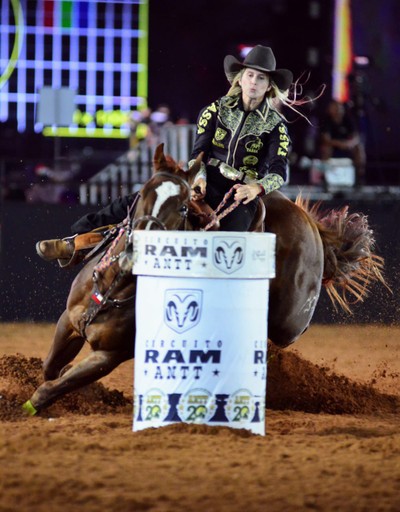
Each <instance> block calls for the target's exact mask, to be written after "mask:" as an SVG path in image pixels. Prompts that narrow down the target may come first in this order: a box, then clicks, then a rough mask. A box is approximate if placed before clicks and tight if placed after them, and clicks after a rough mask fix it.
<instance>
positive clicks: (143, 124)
mask: <svg viewBox="0 0 400 512" xmlns="http://www.w3.org/2000/svg"><path fill="white" fill-rule="evenodd" d="M150 123H151V108H149V107H146V108H144V109H142V110H134V111H133V112H132V113H131V116H130V119H129V126H130V130H131V135H130V139H129V146H130V149H134V148H136V146H137V145H138V144H139V143H140V142H141V141H142V140H148V141H149V143H150V141H151V139H152V130H151V127H150Z"/></svg>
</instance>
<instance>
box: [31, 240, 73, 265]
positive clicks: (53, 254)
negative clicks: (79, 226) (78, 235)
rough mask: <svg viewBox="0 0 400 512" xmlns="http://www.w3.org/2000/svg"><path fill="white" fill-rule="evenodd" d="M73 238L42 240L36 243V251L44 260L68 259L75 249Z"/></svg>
mask: <svg viewBox="0 0 400 512" xmlns="http://www.w3.org/2000/svg"><path fill="white" fill-rule="evenodd" d="M74 238H75V237H68V238H62V239H56V240H42V241H40V242H38V243H37V244H36V252H37V253H38V255H39V256H40V257H41V258H43V259H44V260H46V261H52V260H57V259H62V260H66V259H70V258H71V257H72V256H73V254H74V251H75V243H74Z"/></svg>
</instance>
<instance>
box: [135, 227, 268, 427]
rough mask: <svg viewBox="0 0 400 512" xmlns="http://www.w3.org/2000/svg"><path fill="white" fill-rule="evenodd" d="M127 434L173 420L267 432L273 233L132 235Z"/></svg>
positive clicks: (149, 233)
mask: <svg viewBox="0 0 400 512" xmlns="http://www.w3.org/2000/svg"><path fill="white" fill-rule="evenodd" d="M133 273H134V274H137V275H138V285H137V296H136V348H135V378H134V417H133V430H134V431H138V430H142V429H145V428H148V427H161V426H165V425H169V424H171V423H179V422H186V423H198V424H199V423H201V424H208V425H223V426H228V427H233V428H246V429H249V430H251V431H252V432H254V433H257V434H262V435H264V434H265V393H266V383H267V330H268V292H269V279H271V278H273V277H274V276H275V235H273V234H269V233H232V232H221V231H219V232H213V233H210V232H180V231H179V232H178V231H136V232H135V234H134V267H133Z"/></svg>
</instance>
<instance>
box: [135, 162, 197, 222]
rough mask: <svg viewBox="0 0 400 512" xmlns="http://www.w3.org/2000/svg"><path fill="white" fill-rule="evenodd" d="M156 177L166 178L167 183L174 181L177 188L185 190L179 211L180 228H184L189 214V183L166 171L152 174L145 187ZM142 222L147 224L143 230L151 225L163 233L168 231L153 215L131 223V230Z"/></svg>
mask: <svg viewBox="0 0 400 512" xmlns="http://www.w3.org/2000/svg"><path fill="white" fill-rule="evenodd" d="M158 177H162V178H168V180H169V181H174V180H175V182H177V183H178V185H179V187H180V188H183V189H184V190H185V192H186V197H185V198H184V199H183V201H182V210H181V211H180V215H181V217H182V219H183V223H182V227H183V228H184V226H185V224H186V221H187V217H188V213H189V206H188V204H189V202H190V198H191V190H190V186H189V183H188V182H187V181H185V180H184V179H183V178H181V177H180V176H177V175H175V174H171V173H169V172H166V171H159V172H157V173H156V174H154V176H152V177H151V178H150V180H149V181H148V182H147V184H146V186H151V182H152V181H153V180H155V179H156V178H158ZM139 196H140V193H139ZM143 221H144V222H146V223H147V224H146V228H145V229H149V227H150V226H151V223H154V224H156V225H157V226H158V227H159V228H161V229H162V230H164V231H166V230H167V229H168V228H167V226H166V225H165V223H164V222H162V221H161V220H160V219H158V218H157V217H155V216H154V215H142V216H140V217H138V218H136V219H134V220H133V221H132V223H131V230H132V231H133V230H134V229H135V227H137V226H138V225H139V224H140V223H141V222H143ZM149 223H150V224H149Z"/></svg>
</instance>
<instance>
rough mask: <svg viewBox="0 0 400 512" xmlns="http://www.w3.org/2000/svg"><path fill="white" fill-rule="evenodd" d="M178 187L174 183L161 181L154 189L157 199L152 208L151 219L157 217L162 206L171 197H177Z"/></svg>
mask: <svg viewBox="0 0 400 512" xmlns="http://www.w3.org/2000/svg"><path fill="white" fill-rule="evenodd" d="M179 191H180V188H179V185H177V184H176V183H172V181H163V182H162V183H161V185H159V186H158V187H157V188H156V193H157V199H156V202H155V203H154V206H153V211H152V212H151V215H152V216H153V217H157V215H158V213H159V211H160V209H161V207H162V205H163V204H164V203H165V201H166V200H167V199H169V198H170V197H172V196H177V195H179Z"/></svg>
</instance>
